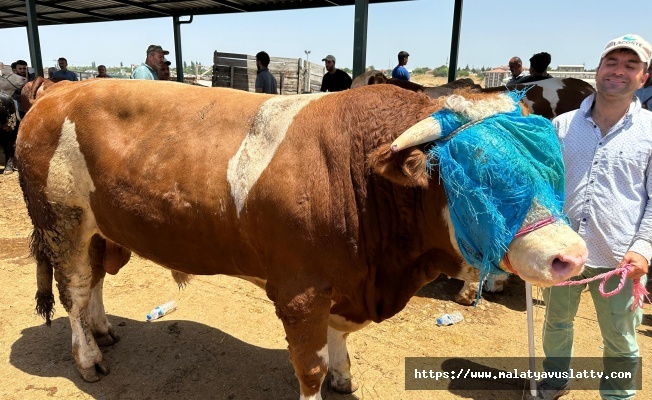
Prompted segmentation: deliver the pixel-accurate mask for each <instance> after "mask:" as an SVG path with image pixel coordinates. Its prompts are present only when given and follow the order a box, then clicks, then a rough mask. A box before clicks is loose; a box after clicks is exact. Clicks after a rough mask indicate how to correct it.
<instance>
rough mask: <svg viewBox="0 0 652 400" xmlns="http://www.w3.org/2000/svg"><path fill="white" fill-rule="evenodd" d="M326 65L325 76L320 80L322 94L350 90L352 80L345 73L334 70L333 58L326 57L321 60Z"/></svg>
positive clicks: (330, 56)
mask: <svg viewBox="0 0 652 400" xmlns="http://www.w3.org/2000/svg"><path fill="white" fill-rule="evenodd" d="M322 61H324V62H325V64H326V71H327V72H326V74H324V77H323V78H322V80H321V91H322V92H339V91H341V90H346V89H350V88H351V83H352V82H353V80H352V79H351V77H350V76H349V74H347V73H346V72H344V71H342V70H341V69H337V68H335V57H334V56H332V55H330V54H329V55H327V56H326V57H324V58H322Z"/></svg>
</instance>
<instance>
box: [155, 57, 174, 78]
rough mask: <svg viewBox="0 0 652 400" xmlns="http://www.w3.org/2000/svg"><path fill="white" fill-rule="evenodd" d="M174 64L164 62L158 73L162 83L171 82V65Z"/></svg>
mask: <svg viewBox="0 0 652 400" xmlns="http://www.w3.org/2000/svg"><path fill="white" fill-rule="evenodd" d="M171 64H172V63H171V62H169V61H168V60H165V61H164V62H163V65H162V66H161V69H160V70H159V71H158V79H159V80H160V81H169V80H170V65H171Z"/></svg>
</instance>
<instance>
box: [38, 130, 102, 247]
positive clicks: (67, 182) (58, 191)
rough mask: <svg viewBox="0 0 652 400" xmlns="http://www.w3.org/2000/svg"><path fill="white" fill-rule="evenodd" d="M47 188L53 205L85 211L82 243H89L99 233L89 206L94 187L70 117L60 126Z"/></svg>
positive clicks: (49, 199) (48, 196)
mask: <svg viewBox="0 0 652 400" xmlns="http://www.w3.org/2000/svg"><path fill="white" fill-rule="evenodd" d="M46 186H47V187H46V190H45V192H46V194H47V198H48V201H49V202H50V203H58V204H62V205H66V206H74V207H79V208H81V209H82V211H83V218H82V240H84V243H86V242H90V238H91V236H93V234H95V233H96V232H98V230H97V224H96V222H95V216H94V215H93V213H92V212H91V207H90V194H91V192H94V191H95V184H94V183H93V179H92V178H91V175H90V173H89V171H88V166H87V165H86V159H85V158H84V155H83V154H82V152H81V149H80V148H79V142H78V141H77V132H76V130H75V123H74V122H71V121H70V120H69V119H68V118H66V119H65V120H64V121H63V125H62V126H61V136H60V137H59V144H58V145H57V148H56V150H55V151H54V155H53V156H52V159H51V160H50V166H49V170H48V179H47V184H46Z"/></svg>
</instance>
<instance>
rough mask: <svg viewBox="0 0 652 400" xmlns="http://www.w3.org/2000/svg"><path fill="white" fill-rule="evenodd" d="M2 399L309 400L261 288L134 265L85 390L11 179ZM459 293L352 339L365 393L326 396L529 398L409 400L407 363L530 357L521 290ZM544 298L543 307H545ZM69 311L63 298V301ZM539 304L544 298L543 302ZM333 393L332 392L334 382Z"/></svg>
mask: <svg viewBox="0 0 652 400" xmlns="http://www.w3.org/2000/svg"><path fill="white" fill-rule="evenodd" d="M0 193H2V196H1V197H0V199H1V200H2V205H1V206H0V210H1V211H0V282H2V290H0V357H1V358H2V360H3V362H2V363H1V364H0V377H1V379H0V398H1V399H7V400H18V399H21V400H22V399H51V398H60V399H91V398H93V399H107V400H111V399H138V400H145V399H175V400H176V399H184V400H185V399H188V400H193V399H197V400H199V399H201V400H205V399H229V400H231V399H297V398H298V397H299V393H298V383H297V381H296V379H295V377H294V374H293V370H292V366H291V364H290V362H289V360H288V353H287V351H286V342H285V339H284V337H285V335H284V332H283V330H282V326H281V323H280V321H279V320H278V319H277V318H276V316H275V314H274V309H273V305H272V303H271V302H270V301H269V300H268V299H267V298H266V297H265V294H264V293H263V291H261V290H260V289H258V288H257V287H255V286H254V285H252V284H250V283H248V282H246V281H242V280H239V279H237V278H231V277H224V276H206V277H198V278H196V279H195V280H194V281H192V282H191V284H190V285H189V286H188V287H187V288H186V289H184V290H181V291H180V290H178V289H177V286H176V284H175V283H174V281H173V280H172V278H171V276H170V273H169V272H168V271H167V270H165V269H163V268H161V267H158V266H156V265H155V264H153V263H152V262H150V261H147V260H144V259H141V258H138V257H132V260H131V261H130V262H129V264H128V265H127V266H126V267H125V268H123V269H122V270H121V271H120V273H119V274H118V275H117V276H107V279H106V282H105V285H104V297H105V306H106V311H107V314H108V315H109V320H110V321H111V323H112V324H113V325H114V326H115V327H116V328H117V330H118V333H119V334H120V335H121V338H122V340H121V341H120V342H118V343H117V344H115V345H113V346H111V347H108V348H105V349H104V354H105V360H107V361H108V362H109V363H110V365H111V368H112V371H111V373H110V374H109V375H108V376H105V377H103V378H102V380H101V381H100V382H97V383H86V382H84V381H83V380H82V379H81V377H80V376H79V374H78V373H77V371H76V369H75V368H74V365H73V360H72V356H71V336H70V326H69V323H68V319H67V316H66V314H65V312H64V310H63V309H62V308H61V307H60V306H58V305H57V309H56V314H55V317H54V320H53V323H52V326H51V327H49V328H48V327H47V326H45V324H44V322H43V320H42V319H41V318H40V317H38V316H36V315H35V313H34V306H35V302H34V294H35V292H36V283H35V262H34V260H33V259H32V258H31V257H30V255H29V251H28V237H29V234H30V231H31V225H30V221H29V218H28V216H27V213H26V209H25V204H24V202H23V198H22V194H21V192H20V188H19V185H18V174H16V173H14V174H12V175H0ZM460 287H461V282H459V281H456V280H448V279H438V280H437V281H435V282H433V283H431V284H430V285H428V286H426V287H425V288H424V289H422V290H421V291H420V292H419V293H418V294H417V296H415V297H414V298H413V299H412V300H411V302H410V303H409V304H408V306H407V307H406V308H405V309H404V310H403V311H402V312H401V313H399V314H398V315H396V316H394V317H393V318H391V319H390V320H388V321H385V322H383V323H381V324H372V325H370V326H368V327H367V328H365V329H363V330H362V331H360V332H357V333H354V334H352V335H351V336H350V337H349V341H348V343H349V352H350V355H351V360H352V364H353V366H352V372H353V374H354V377H355V379H356V380H357V382H358V384H359V389H358V391H357V392H355V393H354V394H353V395H339V394H335V393H333V392H331V391H329V390H328V389H327V388H326V387H324V389H323V391H322V395H323V396H324V398H325V399H444V400H446V399H478V400H480V399H508V400H509V399H521V398H522V396H523V395H524V393H525V391H524V389H523V388H522V387H513V390H511V391H501V392H497V391H486V390H485V391H478V390H469V389H468V387H464V386H463V385H459V384H456V383H455V382H451V383H450V384H449V386H448V387H447V388H446V390H439V391H415V390H405V375H404V374H405V357H407V356H415V357H421V356H428V357H436V356H438V357H450V358H451V359H454V358H465V359H467V360H470V361H469V365H472V363H473V361H472V360H473V357H492V356H493V357H496V356H502V357H508V356H509V357H527V355H528V342H527V325H526V313H525V290H524V284H523V282H522V281H521V280H520V279H518V278H513V279H512V280H511V281H510V283H509V284H508V286H507V288H506V291H505V293H503V294H500V295H494V294H487V295H486V296H485V299H484V301H483V302H482V304H481V305H480V306H478V307H477V308H473V307H464V306H460V305H458V304H456V303H454V302H452V300H451V299H452V298H453V296H454V294H455V293H456V292H457V291H458V290H459V289H460ZM537 292H538V290H537V289H536V288H535V297H538V298H540V297H541V294H540V293H537ZM168 300H176V301H177V303H178V309H177V310H176V311H175V312H173V313H171V314H169V315H167V316H165V317H163V318H162V319H160V320H157V321H155V322H145V315H146V314H147V313H148V312H149V311H150V310H151V309H152V308H153V307H154V306H156V305H158V304H162V303H164V302H166V301H168ZM57 301H58V298H57ZM535 302H536V303H538V304H540V303H541V302H540V301H537V300H535ZM589 303H590V296H589V294H588V293H584V295H583V297H582V306H581V308H580V311H579V314H578V317H577V320H576V334H575V343H576V350H575V354H576V355H577V356H584V357H589V356H595V357H599V356H601V352H602V351H601V348H600V347H601V345H602V343H601V338H600V335H599V330H598V325H597V321H596V318H595V313H594V312H593V310H592V309H591V308H590V307H589V306H588V305H589ZM455 310H459V311H461V312H462V313H463V315H464V317H465V320H464V321H463V322H461V323H458V324H456V325H453V326H448V327H437V326H436V324H435V319H436V317H437V316H438V315H439V314H441V313H443V312H450V311H455ZM651 312H652V306H650V305H648V306H647V307H646V309H645V314H646V315H645V319H644V323H643V325H641V326H640V328H639V330H638V334H639V335H638V338H639V343H640V345H641V352H642V356H643V359H644V362H643V365H644V367H643V382H644V386H643V387H644V389H643V391H641V392H639V396H638V398H639V399H644V398H646V399H649V398H652V396H651V395H650V393H651V392H650V389H649V388H648V387H647V385H649V383H650V382H652V368H650V367H647V365H646V362H648V361H649V360H652V357H651V356H652V353H651V352H652V316H651V315H650V313H651ZM534 315H535V341H536V352H537V355H538V356H541V355H542V354H543V352H542V349H541V325H542V319H543V315H544V308H543V307H542V306H541V305H536V306H535V309H534ZM324 386H326V385H324ZM565 398H568V399H575V400H579V399H582V400H585V399H598V398H599V396H598V395H597V392H595V391H577V390H576V391H572V392H571V393H570V394H569V395H568V396H567V397H565Z"/></svg>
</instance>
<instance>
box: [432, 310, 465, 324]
mask: <svg viewBox="0 0 652 400" xmlns="http://www.w3.org/2000/svg"><path fill="white" fill-rule="evenodd" d="M463 320H464V316H463V315H462V313H461V312H459V311H455V312H453V313H450V314H443V315H441V316H440V317H439V318H437V325H438V326H447V325H453V324H456V323H458V322H461V321H463Z"/></svg>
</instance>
